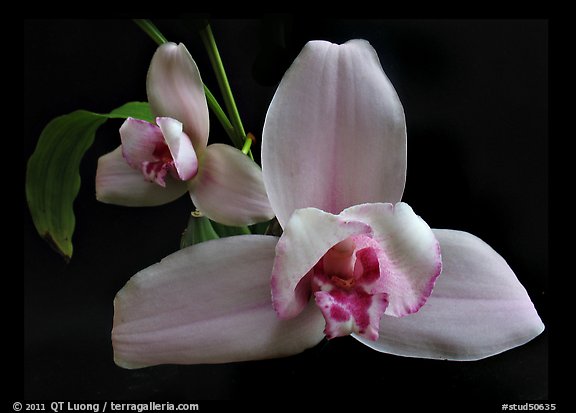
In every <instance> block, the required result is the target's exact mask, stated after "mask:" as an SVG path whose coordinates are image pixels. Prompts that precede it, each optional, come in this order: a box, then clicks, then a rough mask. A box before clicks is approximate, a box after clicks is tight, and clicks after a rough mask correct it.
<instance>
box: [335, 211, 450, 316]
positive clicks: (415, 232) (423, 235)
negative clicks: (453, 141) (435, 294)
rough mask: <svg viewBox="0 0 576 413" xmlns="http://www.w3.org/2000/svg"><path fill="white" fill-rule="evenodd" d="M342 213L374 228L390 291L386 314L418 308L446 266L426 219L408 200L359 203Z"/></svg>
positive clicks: (386, 289) (385, 283) (386, 288)
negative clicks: (411, 206) (384, 202)
mask: <svg viewBox="0 0 576 413" xmlns="http://www.w3.org/2000/svg"><path fill="white" fill-rule="evenodd" d="M341 217H342V218H343V219H349V220H355V221H359V222H363V223H364V224H366V225H369V226H370V228H371V229H372V231H373V235H372V240H373V241H375V242H376V244H378V247H376V248H375V250H376V251H380V254H379V257H378V258H379V261H380V273H381V274H382V277H381V279H380V282H381V283H382V291H384V292H386V293H387V294H388V307H387V308H386V313H385V314H387V315H392V316H395V317H401V316H404V315H406V314H411V313H414V312H416V311H418V309H419V308H420V307H422V305H424V303H425V302H426V299H427V298H428V297H429V296H430V293H431V292H432V288H433V287H434V282H435V281H436V278H437V277H438V275H439V274H440V271H441V269H442V259H441V256H440V248H439V245H438V241H437V240H436V238H435V237H434V233H433V232H432V230H431V229H430V227H429V226H428V225H427V224H426V222H424V220H422V218H420V217H419V216H418V215H416V214H415V213H414V211H413V210H412V208H410V206H409V205H408V204H406V203H404V202H399V203H397V204H396V205H392V204H364V205H356V206H353V207H351V208H348V209H346V210H345V211H344V212H342V214H341ZM357 247H358V248H361V245H358V243H357Z"/></svg>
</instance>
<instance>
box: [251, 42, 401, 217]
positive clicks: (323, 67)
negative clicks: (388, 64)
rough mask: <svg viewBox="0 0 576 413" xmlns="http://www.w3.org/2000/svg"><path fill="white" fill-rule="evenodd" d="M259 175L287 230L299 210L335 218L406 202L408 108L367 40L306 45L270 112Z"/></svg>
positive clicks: (264, 133) (285, 79) (265, 130)
mask: <svg viewBox="0 0 576 413" xmlns="http://www.w3.org/2000/svg"><path fill="white" fill-rule="evenodd" d="M262 170H263V172H264V182H265V184H266V189H267V191H268V196H269V198H270V203H271V204H272V208H273V209H274V211H275V212H276V216H277V217H278V220H279V222H280V224H281V225H282V226H285V225H286V223H287V222H288V219H289V218H290V215H291V214H292V212H293V211H294V210H296V209H299V208H305V207H315V208H319V209H322V210H324V211H326V212H330V213H333V214H338V213H340V212H341V211H342V210H343V209H345V208H348V207H350V206H352V205H357V204H363V203H373V202H392V203H394V202H397V201H399V200H400V199H401V197H402V193H403V190H404V182H405V176H406V124H405V120H404V111H403V109H402V105H401V103H400V100H399V99H398V95H397V94H396V91H395V90H394V88H393V86H392V85H391V83H390V81H389V80H388V78H387V77H386V75H385V74H384V72H383V70H382V67H381V65H380V61H379V60H378V56H377V54H376V51H375V50H374V49H373V48H372V47H371V46H370V44H369V43H368V42H366V41H362V40H353V41H349V42H347V43H345V44H343V45H335V44H331V43H328V42H325V41H313V42H309V43H308V44H307V45H306V46H305V47H304V49H303V50H302V52H301V53H300V55H299V56H298V57H297V59H296V60H295V61H294V63H293V64H292V66H291V67H290V69H289V70H288V71H287V72H286V74H285V75H284V78H283V79H282V82H281V83H280V86H279V87H278V90H277V91H276V94H275V95H274V98H273V100H272V103H271V104H270V108H269V109H268V113H267V115H266V121H265V124H264V130H263V137H262Z"/></svg>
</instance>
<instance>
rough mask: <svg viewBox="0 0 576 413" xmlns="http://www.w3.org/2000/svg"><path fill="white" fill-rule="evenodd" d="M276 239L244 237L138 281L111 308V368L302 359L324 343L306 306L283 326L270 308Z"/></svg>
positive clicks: (162, 266)
mask: <svg viewBox="0 0 576 413" xmlns="http://www.w3.org/2000/svg"><path fill="white" fill-rule="evenodd" d="M277 240H278V239H277V238H275V237H267V236H260V235H245V236H237V237H229V238H222V239H219V240H214V241H208V242H204V243H201V244H197V245H195V246H192V247H188V248H186V249H183V250H180V251H178V252H176V253H174V254H172V255H170V256H168V257H166V258H165V259H164V260H162V261H161V262H160V263H159V264H156V265H153V266H151V267H149V268H147V269H145V270H143V271H141V272H139V273H138V274H136V275H135V276H134V277H132V279H131V280H130V281H129V282H128V283H127V284H126V286H124V288H123V289H122V290H121V291H120V292H119V293H118V295H117V296H116V299H115V301H114V327H113V330H112V343H113V346H114V359H115V361H116V364H118V365H119V366H121V367H125V368H140V367H146V366H152V365H157V364H199V363H226V362H234V361H244V360H254V359H264V358H272V357H281V356H287V355H291V354H296V353H299V352H301V351H303V350H305V349H306V348H309V347H312V346H314V345H316V344H317V343H318V342H320V340H321V339H322V338H323V333H322V330H323V328H324V318H323V317H322V314H321V313H320V311H318V310H317V309H316V308H315V307H314V306H310V307H309V308H308V309H307V310H306V311H305V312H303V313H302V314H301V315H300V316H299V317H298V318H295V319H293V320H289V321H282V320H279V319H278V318H277V317H276V314H275V313H274V310H273V309H272V303H271V301H270V285H269V275H270V271H271V269H272V262H273V260H274V247H275V245H276V242H277Z"/></svg>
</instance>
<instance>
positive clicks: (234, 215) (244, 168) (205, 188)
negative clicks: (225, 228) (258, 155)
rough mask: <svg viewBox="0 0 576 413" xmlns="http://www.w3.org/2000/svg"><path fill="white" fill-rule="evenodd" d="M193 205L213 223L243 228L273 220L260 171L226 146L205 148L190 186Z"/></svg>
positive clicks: (230, 147) (245, 158)
mask: <svg viewBox="0 0 576 413" xmlns="http://www.w3.org/2000/svg"><path fill="white" fill-rule="evenodd" d="M190 196H191V197H192V202H194V205H196V207H197V208H198V209H199V210H200V211H202V213H204V215H206V216H207V217H208V218H210V219H212V220H213V221H216V222H220V223H221V224H225V225H232V226H243V225H252V224H255V223H257V222H263V221H268V220H269V219H272V218H273V217H274V211H272V208H271V207H270V202H269V201H268V196H267V195H266V189H265V188H264V183H263V181H262V170H261V169H260V167H259V166H258V165H257V164H256V163H254V162H253V161H252V160H251V159H250V158H248V156H246V155H244V154H243V153H242V152H241V151H239V150H238V149H236V148H233V147H232V146H229V145H223V144H213V145H210V146H208V148H206V151H205V153H204V157H203V158H202V160H201V165H200V169H199V171H198V175H197V176H196V177H195V178H194V179H193V180H192V181H191V182H190Z"/></svg>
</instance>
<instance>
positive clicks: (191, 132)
mask: <svg viewBox="0 0 576 413" xmlns="http://www.w3.org/2000/svg"><path fill="white" fill-rule="evenodd" d="M146 87H147V92H148V101H149V102H150V106H151V108H152V113H154V114H155V115H156V116H160V117H170V118H173V119H176V120H179V121H180V122H182V124H183V125H184V132H186V134H187V135H188V136H189V137H190V140H191V141H192V144H193V146H194V149H195V150H196V153H198V154H200V153H202V152H203V151H204V148H205V147H206V142H207V141H208V133H209V130H210V120H209V117H208V104H207V102H206V96H205V94H204V85H203V83H202V78H201V77H200V72H199V71H198V67H197V66H196V62H194V59H192V56H191V55H190V53H189V52H188V50H187V49H186V47H185V46H184V45H183V44H179V45H176V44H175V43H164V44H163V45H162V46H160V47H158V49H157V50H156V53H155V54H154V56H153V57H152V62H151V63H150V69H149V70H148V79H147V82H146Z"/></svg>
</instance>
